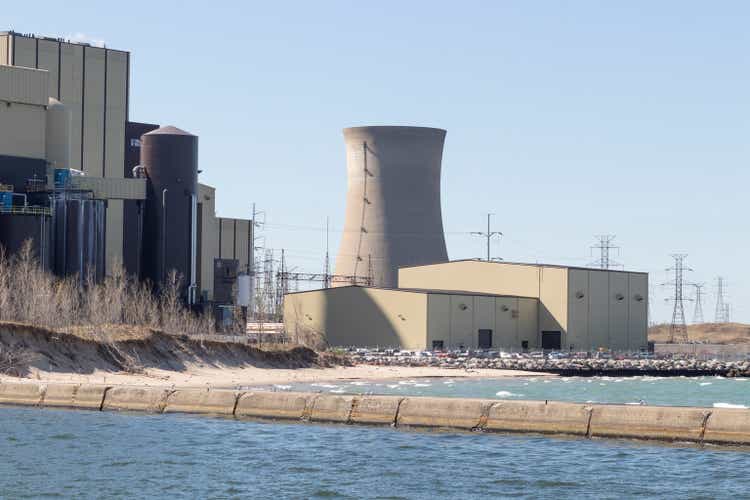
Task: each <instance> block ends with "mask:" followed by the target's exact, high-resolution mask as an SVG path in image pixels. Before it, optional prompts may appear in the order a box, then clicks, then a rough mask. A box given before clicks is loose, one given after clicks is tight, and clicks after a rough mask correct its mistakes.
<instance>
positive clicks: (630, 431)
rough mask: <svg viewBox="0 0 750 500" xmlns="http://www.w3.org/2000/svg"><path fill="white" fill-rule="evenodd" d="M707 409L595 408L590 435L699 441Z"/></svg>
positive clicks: (629, 406) (660, 407)
mask: <svg viewBox="0 0 750 500" xmlns="http://www.w3.org/2000/svg"><path fill="white" fill-rule="evenodd" d="M710 412H711V409H709V408H705V409H703V408H681V407H669V406H636V405H596V406H593V410H592V414H591V431H590V435H591V436H594V437H617V438H620V437H623V438H635V439H661V440H665V441H701V440H702V439H703V426H704V424H705V421H706V417H707V416H708V415H709V414H710Z"/></svg>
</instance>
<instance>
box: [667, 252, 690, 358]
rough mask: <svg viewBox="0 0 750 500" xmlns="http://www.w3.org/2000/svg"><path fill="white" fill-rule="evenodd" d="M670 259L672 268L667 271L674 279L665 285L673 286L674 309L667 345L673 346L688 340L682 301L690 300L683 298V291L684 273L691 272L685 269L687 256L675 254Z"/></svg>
mask: <svg viewBox="0 0 750 500" xmlns="http://www.w3.org/2000/svg"><path fill="white" fill-rule="evenodd" d="M671 257H672V258H673V259H674V266H673V267H670V268H668V269H667V271H670V272H674V279H673V280H672V281H669V282H667V283H665V285H672V286H674V297H673V298H672V299H671V300H672V301H673V302H674V309H673V311H672V324H671V325H670V326H669V341H668V343H670V344H674V343H675V342H680V343H684V342H687V340H688V333H687V324H686V323H685V304H684V301H686V300H690V299H687V298H685V297H684V295H683V291H684V286H685V282H684V274H685V271H692V269H690V268H689V267H685V258H686V257H687V254H684V253H676V254H672V255H671ZM667 300H669V299H667Z"/></svg>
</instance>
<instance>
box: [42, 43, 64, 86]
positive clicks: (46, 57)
mask: <svg viewBox="0 0 750 500" xmlns="http://www.w3.org/2000/svg"><path fill="white" fill-rule="evenodd" d="M59 56H60V44H59V43H58V42H53V41H50V40H39V55H38V57H37V67H38V68H39V69H46V70H47V71H49V93H48V95H49V96H51V97H54V98H55V99H59V98H60V93H59V90H60V86H59V83H60V82H59V81H58V79H59V78H60V64H59V63H60V59H59Z"/></svg>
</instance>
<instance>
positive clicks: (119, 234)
mask: <svg viewBox="0 0 750 500" xmlns="http://www.w3.org/2000/svg"><path fill="white" fill-rule="evenodd" d="M124 227H125V203H124V202H123V200H107V221H106V232H105V236H104V238H105V243H104V244H105V247H106V251H107V255H106V264H105V265H106V271H107V274H108V275H109V274H112V271H113V270H114V269H116V268H117V267H121V266H123V244H124V241H123V230H124Z"/></svg>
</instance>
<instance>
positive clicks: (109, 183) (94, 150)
mask: <svg viewBox="0 0 750 500" xmlns="http://www.w3.org/2000/svg"><path fill="white" fill-rule="evenodd" d="M129 95H130V54H129V53H128V52H125V51H120V50H113V49H110V48H103V47H93V46H91V45H89V44H84V43H74V42H70V41H67V40H63V39H58V38H47V37H38V36H35V35H27V34H19V33H14V32H0V245H2V246H3V247H4V248H5V249H6V251H8V252H9V253H10V254H13V253H14V252H16V251H17V250H18V249H19V248H20V246H21V245H22V244H23V242H24V241H26V240H29V239H30V240H32V243H33V246H34V250H35V252H36V255H37V257H38V258H39V260H40V261H41V262H42V264H43V265H44V266H45V267H47V268H48V269H50V270H52V271H54V272H55V273H56V274H58V275H60V276H73V275H78V276H80V277H81V279H83V277H84V276H85V275H87V274H93V275H94V276H95V277H97V278H101V277H103V276H104V275H106V274H109V273H111V271H112V269H114V267H115V266H118V265H123V266H124V267H125V270H126V271H127V272H128V273H129V274H131V275H133V276H137V277H139V278H141V279H144V280H149V281H151V282H152V283H154V284H157V285H158V284H159V283H161V282H162V281H163V280H164V278H165V276H166V274H167V273H168V272H169V271H171V270H175V271H177V272H178V273H179V274H180V275H181V276H182V277H183V279H184V281H185V284H186V291H185V293H186V295H185V298H186V300H187V301H188V302H190V303H193V304H209V303H229V302H231V301H232V298H233V294H234V291H233V290H235V288H236V286H237V276H238V274H240V273H246V274H248V273H249V272H250V267H251V262H252V259H253V256H252V252H253V249H252V238H253V236H252V223H251V221H249V220H247V219H223V218H218V217H216V213H215V189H214V188H213V187H211V186H207V185H204V184H201V183H199V179H198V174H199V171H200V170H199V168H198V137H196V136H194V135H192V134H189V133H187V132H184V131H182V130H180V129H178V128H176V127H172V126H165V127H160V126H159V125H157V124H146V123H137V122H130V121H129V116H130V110H129V107H130V106H129V104H130V103H129V101H130V99H129ZM242 281H243V283H249V280H242Z"/></svg>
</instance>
